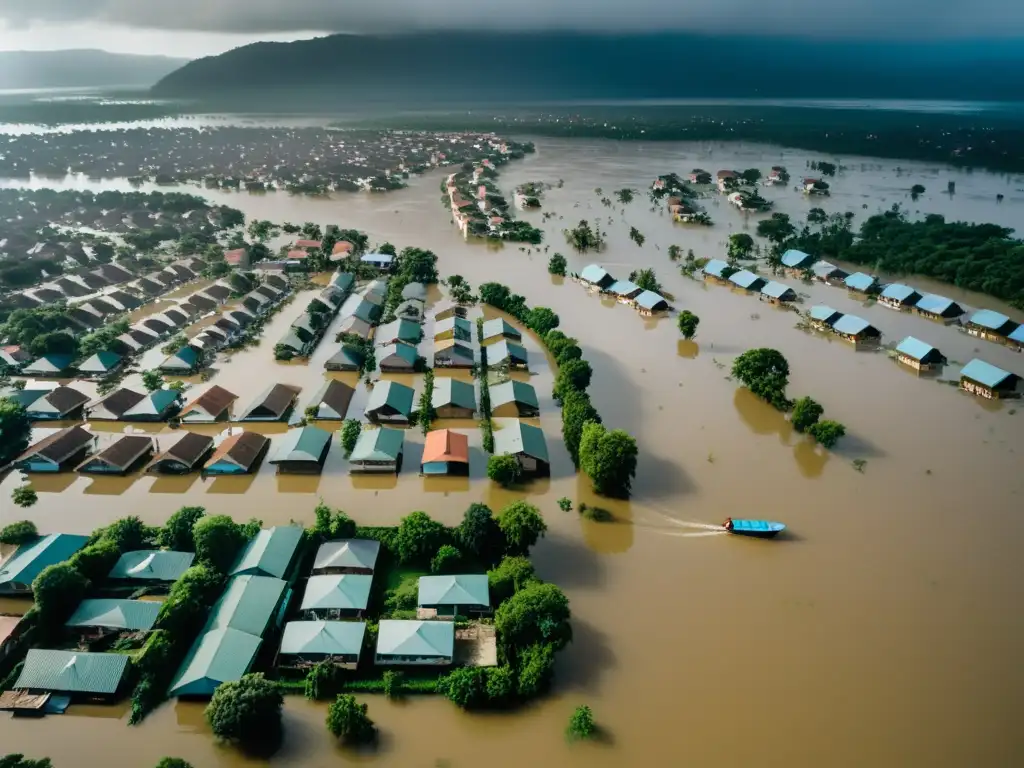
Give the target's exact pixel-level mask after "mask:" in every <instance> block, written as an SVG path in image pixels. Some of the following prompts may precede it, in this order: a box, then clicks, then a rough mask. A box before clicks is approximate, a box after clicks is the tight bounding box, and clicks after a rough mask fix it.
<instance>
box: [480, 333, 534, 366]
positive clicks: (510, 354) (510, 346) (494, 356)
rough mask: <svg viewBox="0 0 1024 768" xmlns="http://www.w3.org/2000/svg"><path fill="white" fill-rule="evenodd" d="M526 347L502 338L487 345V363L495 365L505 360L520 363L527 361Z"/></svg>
mask: <svg viewBox="0 0 1024 768" xmlns="http://www.w3.org/2000/svg"><path fill="white" fill-rule="evenodd" d="M527 359H528V358H527V356H526V347H524V346H522V345H521V344H516V343H515V342H514V341H508V340H507V339H502V340H501V341H499V342H497V343H495V344H492V345H491V346H489V347H487V365H488V366H491V365H497V364H499V363H502V362H504V361H505V360H515V361H518V362H521V363H525V362H526V361H527Z"/></svg>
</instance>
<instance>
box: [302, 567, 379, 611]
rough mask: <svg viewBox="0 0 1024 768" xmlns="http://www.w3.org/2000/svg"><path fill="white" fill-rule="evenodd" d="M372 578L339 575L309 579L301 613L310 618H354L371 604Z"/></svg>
mask: <svg viewBox="0 0 1024 768" xmlns="http://www.w3.org/2000/svg"><path fill="white" fill-rule="evenodd" d="M372 584H373V576H372V575H367V574H362V573H337V574H324V575H319V576H310V577H309V580H308V581H307V582H306V591H305V593H304V594H303V595H302V604H301V605H300V606H299V610H300V611H302V612H303V615H304V617H305V618H307V619H352V618H358V617H360V616H362V615H363V611H365V610H366V606H367V604H368V603H369V602H370V587H371V585H372Z"/></svg>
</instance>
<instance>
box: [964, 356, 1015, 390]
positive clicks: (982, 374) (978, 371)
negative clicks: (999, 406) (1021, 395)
mask: <svg viewBox="0 0 1024 768" xmlns="http://www.w3.org/2000/svg"><path fill="white" fill-rule="evenodd" d="M1019 382H1020V376H1018V375H1017V374H1015V373H1010V372H1009V371H1004V370H1003V369H1002V368H997V367H996V366H994V365H992V364H991V363H986V362H985V361H984V360H978V359H977V358H975V359H974V360H971V362H969V363H968V364H967V365H965V366H964V367H963V368H962V369H960V389H962V390H964V391H966V392H970V393H971V394H972V395H977V396H978V397H984V398H986V399H987V400H995V399H999V398H1003V397H1014V396H1016V395H1017V394H1018V392H1017V385H1018V383H1019Z"/></svg>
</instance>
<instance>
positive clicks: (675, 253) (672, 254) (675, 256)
mask: <svg viewBox="0 0 1024 768" xmlns="http://www.w3.org/2000/svg"><path fill="white" fill-rule="evenodd" d="M682 255H683V249H682V248H680V247H679V246H678V245H670V246H669V247H668V258H669V260H671V261H679V259H680V258H682Z"/></svg>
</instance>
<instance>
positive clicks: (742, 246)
mask: <svg viewBox="0 0 1024 768" xmlns="http://www.w3.org/2000/svg"><path fill="white" fill-rule="evenodd" d="M753 251H754V238H752V237H751V236H750V235H748V234H747V233H746V232H737V233H736V234H734V235H729V249H728V254H729V258H730V259H749V258H751V254H752V253H753Z"/></svg>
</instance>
